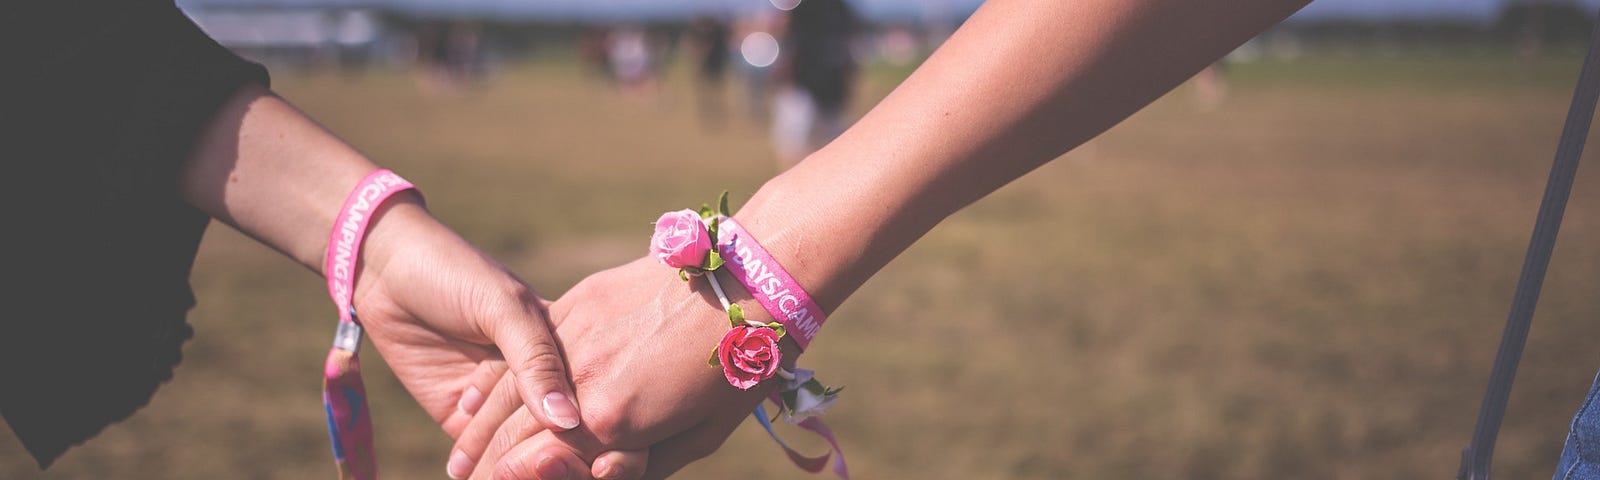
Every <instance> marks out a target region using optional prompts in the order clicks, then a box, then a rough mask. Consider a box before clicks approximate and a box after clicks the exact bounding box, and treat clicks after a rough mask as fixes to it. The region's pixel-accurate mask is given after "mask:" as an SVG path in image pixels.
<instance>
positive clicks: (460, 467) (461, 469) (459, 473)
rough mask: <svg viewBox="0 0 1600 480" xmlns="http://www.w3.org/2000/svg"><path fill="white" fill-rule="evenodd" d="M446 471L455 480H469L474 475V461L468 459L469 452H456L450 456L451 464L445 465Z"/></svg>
mask: <svg viewBox="0 0 1600 480" xmlns="http://www.w3.org/2000/svg"><path fill="white" fill-rule="evenodd" d="M444 471H445V473H446V474H449V475H450V478H453V479H455V480H461V479H463V478H467V475H471V474H472V459H470V458H467V452H463V451H460V450H456V452H455V453H452V454H450V463H449V464H447V465H445V467H444Z"/></svg>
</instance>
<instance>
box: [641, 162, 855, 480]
mask: <svg viewBox="0 0 1600 480" xmlns="http://www.w3.org/2000/svg"><path fill="white" fill-rule="evenodd" d="M719 237H721V238H719ZM650 255H651V256H652V257H655V258H656V260H658V261H660V262H661V263H662V264H664V265H666V266H669V267H673V268H677V269H678V277H679V278H681V279H683V280H684V281H685V282H688V281H690V280H691V277H704V278H705V279H706V282H707V283H709V284H711V289H712V291H714V292H715V293H716V295H717V300H718V301H720V302H721V303H722V308H723V310H724V311H726V312H727V313H728V321H729V324H730V327H729V329H728V332H727V333H726V334H724V335H723V336H722V341H721V342H718V345H717V347H716V348H715V349H714V350H712V352H711V358H710V360H709V361H708V362H707V363H709V364H710V365H711V366H712V367H721V368H722V374H723V376H724V377H725V378H727V380H728V384H730V385H733V386H734V387H735V388H738V389H740V390H749V389H750V388H751V387H754V386H756V385H758V384H760V383H761V382H762V381H765V380H767V379H770V378H772V377H773V376H777V377H779V378H780V379H782V380H784V382H783V384H782V385H781V386H779V388H778V389H777V391H776V392H774V393H773V394H772V396H771V397H770V399H771V400H772V401H773V402H774V403H776V404H777V405H778V415H777V417H774V418H773V420H775V419H777V418H778V417H781V418H783V419H784V420H785V421H787V422H788V423H790V424H798V425H799V426H800V427H801V428H805V429H807V430H811V431H813V432H816V433H817V434H819V435H821V436H822V437H823V438H825V439H827V440H828V443H829V444H830V445H831V446H832V447H833V452H837V453H838V454H837V455H832V456H833V457H834V466H833V470H834V473H835V474H837V475H839V477H840V478H849V473H848V471H847V470H846V468H845V464H844V454H843V453H842V452H839V445H838V442H836V441H835V440H834V438H833V434H832V432H830V431H829V430H828V428H827V426H826V425H824V424H822V421H821V419H819V418H816V416H817V415H821V414H822V413H823V412H825V411H826V410H827V409H828V408H829V407H831V406H833V404H834V403H835V402H837V401H838V399H839V392H840V390H841V389H839V388H832V387H828V386H826V385H823V384H822V382H821V381H819V380H817V379H816V376H815V374H814V372H812V371H810V370H806V369H802V368H796V369H794V370H793V371H789V370H786V369H784V368H782V367H781V366H780V364H781V360H782V353H781V350H780V349H779V348H778V342H779V340H781V339H783V337H784V336H786V335H793V336H794V339H795V343H796V344H798V345H799V346H800V348H801V350H804V349H805V348H806V347H807V346H808V345H809V344H810V343H811V339H812V338H813V337H814V336H815V335H816V333H817V330H818V329H820V328H821V326H822V323H823V321H825V316H824V315H823V312H822V309H821V308H820V307H818V306H817V304H816V302H815V301H813V300H811V296H810V295H808V294H806V292H805V290H804V289H803V288H801V287H800V284H799V283H798V282H796V281H795V280H794V278H793V277H791V276H790V275H789V273H788V272H787V271H784V269H783V267H782V266H781V265H779V264H778V262H777V260H776V259H774V258H773V257H772V255H771V254H769V253H767V251H766V250H765V249H764V248H762V247H761V244H760V243H758V242H756V240H755V237H754V236H752V235H750V233H749V232H747V231H745V230H744V228H743V226H742V225H739V223H738V222H737V221H735V220H734V219H733V218H732V217H731V216H730V215H729V214H728V192H726V191H724V192H722V195H721V196H720V197H718V198H717V206H716V208H715V209H713V208H712V207H711V206H709V205H701V207H700V209H699V210H698V211H695V210H689V209H684V210H678V211H673V212H667V213H664V214H662V215H661V218H659V219H657V220H656V224H655V235H654V236H652V237H651V239H650ZM719 269H724V270H726V271H728V273H729V274H730V275H732V276H733V277H734V278H735V279H738V280H739V281H740V283H741V284H743V285H744V287H745V289H746V290H748V291H749V292H750V294H751V296H753V297H755V299H756V301H757V302H758V303H760V304H761V306H762V307H763V308H764V309H765V310H767V312H768V313H770V314H771V315H772V316H773V318H775V319H776V321H773V322H768V323H762V322H758V321H755V320H750V319H747V318H745V316H744V309H743V308H741V307H739V305H737V304H733V303H731V302H729V301H728V296H727V295H726V294H725V293H723V291H722V285H721V283H720V282H719V281H718V280H717V277H716V274H715V273H714V272H715V271H716V270H719ZM754 416H755V417H756V419H757V421H759V422H760V423H761V426H762V427H763V428H765V429H766V430H767V434H768V435H771V436H772V439H773V440H775V441H777V442H778V444H779V445H780V446H782V447H783V448H784V450H785V452H786V453H788V455H789V458H790V460H793V461H794V462H795V464H796V465H798V466H800V468H802V469H805V470H806V471H810V472H818V471H821V469H822V468H823V466H825V465H826V464H827V461H828V457H829V456H830V454H824V455H822V456H820V457H806V456H804V455H801V454H799V453H798V452H796V451H794V449H792V448H790V447H789V445H788V444H786V443H785V442H784V441H783V440H782V439H780V438H778V436H777V434H776V432H774V431H773V429H772V425H771V421H770V420H769V419H768V418H767V415H766V409H765V407H764V406H761V405H757V406H756V409H755V412H754Z"/></svg>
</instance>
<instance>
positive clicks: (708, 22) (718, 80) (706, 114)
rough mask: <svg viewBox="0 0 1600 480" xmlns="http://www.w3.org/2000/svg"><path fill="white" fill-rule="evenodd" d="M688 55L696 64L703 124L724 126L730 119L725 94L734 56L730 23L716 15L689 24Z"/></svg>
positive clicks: (698, 18)
mask: <svg viewBox="0 0 1600 480" xmlns="http://www.w3.org/2000/svg"><path fill="white" fill-rule="evenodd" d="M688 33H689V35H688V42H689V48H688V51H689V53H690V55H691V58H692V59H693V60H694V63H695V67H696V68H695V74H696V75H695V96H696V97H697V101H698V104H699V111H700V120H701V123H702V124H704V125H706V126H720V125H722V122H723V121H724V117H726V116H727V106H726V105H725V103H726V102H725V99H724V98H723V97H725V96H726V95H724V92H723V84H724V83H725V82H724V79H725V78H726V77H727V73H728V63H729V61H731V60H732V57H733V52H732V50H731V49H729V48H728V41H729V38H728V37H729V36H730V35H732V32H730V31H729V29H728V22H726V21H724V20H723V19H722V18H719V17H717V16H714V15H702V16H699V17H695V19H694V20H693V21H692V22H691V23H690V24H689V32H688Z"/></svg>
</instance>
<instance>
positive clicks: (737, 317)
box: [728, 303, 744, 327]
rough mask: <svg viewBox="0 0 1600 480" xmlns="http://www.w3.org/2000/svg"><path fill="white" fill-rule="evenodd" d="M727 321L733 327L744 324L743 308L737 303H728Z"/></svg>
mask: <svg viewBox="0 0 1600 480" xmlns="http://www.w3.org/2000/svg"><path fill="white" fill-rule="evenodd" d="M728 322H730V323H732V324H733V326H735V327H738V326H741V325H744V308H743V307H740V306H739V304H737V303H730V304H728Z"/></svg>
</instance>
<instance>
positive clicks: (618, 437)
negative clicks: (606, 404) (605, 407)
mask: <svg viewBox="0 0 1600 480" xmlns="http://www.w3.org/2000/svg"><path fill="white" fill-rule="evenodd" d="M589 431H590V432H591V433H593V434H594V437H595V439H596V440H599V441H600V443H601V444H603V445H627V444H628V443H627V441H628V440H629V439H631V438H633V437H634V436H636V435H637V434H638V432H639V429H638V427H637V426H636V425H634V423H633V422H632V421H630V420H629V419H627V418H622V417H620V416H618V415H605V416H604V417H602V418H599V419H595V420H591V421H590V423H589Z"/></svg>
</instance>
